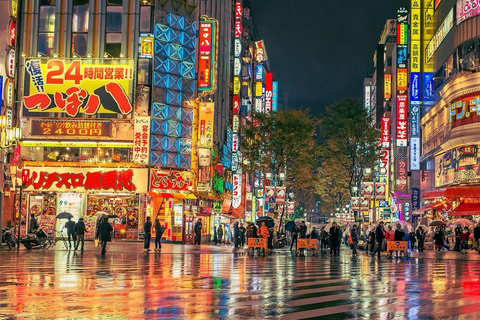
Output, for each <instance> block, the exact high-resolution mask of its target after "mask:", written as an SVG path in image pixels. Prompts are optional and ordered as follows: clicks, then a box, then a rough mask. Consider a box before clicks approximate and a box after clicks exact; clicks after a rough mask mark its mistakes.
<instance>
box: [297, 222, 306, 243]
mask: <svg viewBox="0 0 480 320" xmlns="http://www.w3.org/2000/svg"><path fill="white" fill-rule="evenodd" d="M298 236H299V238H301V239H305V238H306V237H307V226H306V225H305V221H302V222H301V223H300V226H299V227H298Z"/></svg>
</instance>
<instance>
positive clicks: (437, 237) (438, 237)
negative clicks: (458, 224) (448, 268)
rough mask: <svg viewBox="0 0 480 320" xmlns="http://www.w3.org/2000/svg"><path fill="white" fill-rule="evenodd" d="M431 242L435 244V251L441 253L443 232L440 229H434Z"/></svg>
mask: <svg viewBox="0 0 480 320" xmlns="http://www.w3.org/2000/svg"><path fill="white" fill-rule="evenodd" d="M433 241H434V243H435V249H436V250H437V251H442V248H443V232H442V229H441V228H440V227H437V228H436V229H435V233H434V234H433Z"/></svg>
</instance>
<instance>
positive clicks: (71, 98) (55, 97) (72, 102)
mask: <svg viewBox="0 0 480 320" xmlns="http://www.w3.org/2000/svg"><path fill="white" fill-rule="evenodd" d="M87 61H88V62H87ZM133 70H134V60H133V59H97V60H96V61H93V62H92V61H91V59H89V60H84V59H62V60H60V59H45V58H41V59H39V58H29V59H26V61H25V79H26V85H25V87H26V88H28V92H26V93H25V96H24V97H23V106H24V108H25V109H26V111H27V112H60V113H66V114H68V115H69V116H71V117H75V116H76V115H77V114H79V113H85V114H87V115H94V114H101V113H118V114H123V115H127V114H130V113H132V111H133V106H132V102H131V101H132V91H133V79H134V78H133V76H134V72H133Z"/></svg>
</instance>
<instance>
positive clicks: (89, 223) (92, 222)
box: [83, 216, 97, 239]
mask: <svg viewBox="0 0 480 320" xmlns="http://www.w3.org/2000/svg"><path fill="white" fill-rule="evenodd" d="M83 222H84V223H85V229H86V232H85V239H94V238H95V230H96V228H97V217H95V216H93V217H84V218H83Z"/></svg>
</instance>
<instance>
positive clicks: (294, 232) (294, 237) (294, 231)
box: [290, 225, 298, 251]
mask: <svg viewBox="0 0 480 320" xmlns="http://www.w3.org/2000/svg"><path fill="white" fill-rule="evenodd" d="M297 237H298V227H297V226H296V225H295V226H294V227H293V229H292V242H291V243H290V251H292V248H293V244H295V250H297Z"/></svg>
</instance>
